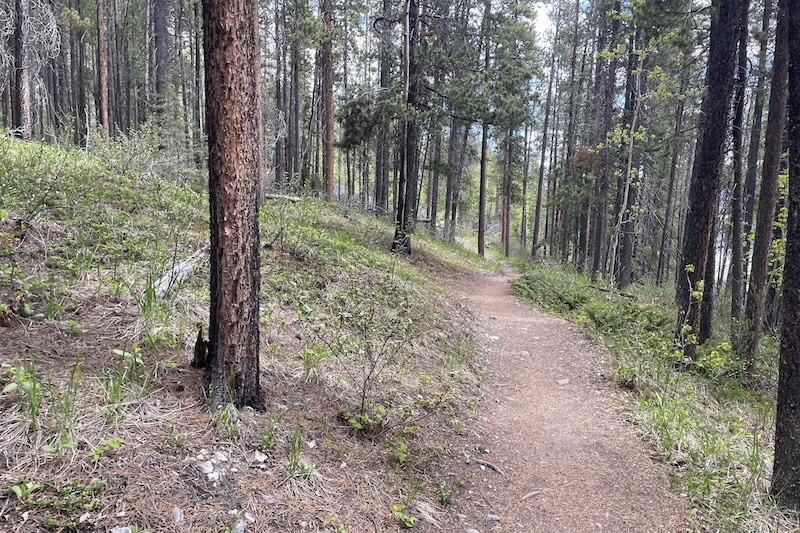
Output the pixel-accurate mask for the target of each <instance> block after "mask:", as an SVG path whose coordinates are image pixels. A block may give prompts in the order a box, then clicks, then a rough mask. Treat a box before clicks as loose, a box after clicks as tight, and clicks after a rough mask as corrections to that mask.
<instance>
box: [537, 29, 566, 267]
mask: <svg viewBox="0 0 800 533" xmlns="http://www.w3.org/2000/svg"><path fill="white" fill-rule="evenodd" d="M560 21H561V15H560V14H559V15H558V16H557V17H556V27H555V36H554V37H553V42H554V43H555V42H556V41H557V40H558V29H559V27H560ZM555 70H556V52H555V47H554V49H553V50H552V51H551V52H550V74H549V76H548V82H547V100H545V104H544V124H543V125H542V145H541V154H540V157H539V182H538V186H537V189H536V211H535V213H534V215H533V244H531V259H533V260H534V261H535V260H536V256H537V255H538V251H539V234H540V230H541V224H542V202H543V200H544V188H545V183H544V163H545V158H546V157H547V156H546V154H547V136H548V135H549V131H548V126H549V125H550V112H551V111H550V105H551V104H552V101H553V81H554V78H555ZM551 171H552V169H551Z"/></svg>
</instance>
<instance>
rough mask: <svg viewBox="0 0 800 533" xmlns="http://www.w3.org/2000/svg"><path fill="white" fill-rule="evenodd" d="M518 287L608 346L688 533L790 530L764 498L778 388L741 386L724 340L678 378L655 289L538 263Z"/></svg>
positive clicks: (665, 311) (767, 367)
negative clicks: (667, 471)
mask: <svg viewBox="0 0 800 533" xmlns="http://www.w3.org/2000/svg"><path fill="white" fill-rule="evenodd" d="M515 288H516V291H517V293H518V294H519V295H520V296H521V297H522V298H523V299H525V300H527V301H529V302H531V303H532V304H534V305H536V306H538V307H541V308H543V309H546V310H548V311H550V312H553V313H556V314H559V315H561V316H564V317H566V318H568V319H569V320H572V321H575V322H578V323H580V324H583V325H584V326H585V327H586V329H587V332H588V333H589V334H590V335H591V336H594V337H596V338H598V339H600V340H601V341H602V342H603V343H604V344H605V345H606V346H607V347H608V349H609V351H610V353H611V354H612V363H611V365H612V371H613V376H614V379H615V381H616V382H617V383H618V384H619V386H620V387H621V388H622V389H623V390H625V391H626V392H625V395H626V397H627V401H626V402H625V406H626V408H627V409H629V410H630V412H631V415H632V417H633V419H634V420H635V421H636V423H637V425H638V426H639V428H640V431H641V432H642V433H643V434H644V435H645V436H646V437H647V439H648V440H649V441H650V442H652V444H653V446H654V448H655V453H656V455H657V456H658V457H659V458H660V459H661V460H662V461H664V462H665V463H667V464H669V465H671V466H672V467H673V468H672V472H673V482H674V488H675V490H676V491H677V492H679V493H683V494H686V495H687V496H688V497H689V498H690V501H691V508H690V515H691V516H692V527H693V529H695V530H698V531H730V532H739V531H743V532H744V531H753V532H756V531H778V530H780V531H783V530H788V529H786V528H787V527H789V528H791V527H796V522H795V519H794V517H791V516H789V515H786V514H782V513H781V512H780V511H779V510H777V509H776V507H775V505H774V503H773V501H772V499H771V498H770V497H769V495H768V492H767V491H768V489H769V479H770V475H771V460H772V455H773V450H772V447H773V431H774V419H775V391H774V389H772V388H767V389H763V390H758V391H752V390H749V389H747V388H745V387H744V386H743V385H742V384H741V383H740V382H739V381H738V380H737V376H739V375H741V373H740V372H739V370H740V363H739V362H738V361H737V360H736V358H735V357H734V354H733V352H732V350H731V347H730V343H729V342H728V341H727V339H723V338H716V337H715V338H713V339H711V340H710V341H708V342H707V343H706V344H705V345H703V346H702V347H700V348H699V350H698V362H697V364H696V365H695V366H694V367H693V368H692V369H691V370H690V371H686V372H678V371H675V370H673V366H672V363H673V362H674V361H676V360H678V359H679V358H680V353H679V352H678V353H676V352H675V351H674V349H673V341H672V338H673V337H672V336H673V328H674V320H675V313H676V312H675V311H674V310H673V309H672V308H671V307H670V306H669V305H666V304H663V305H662V304H659V303H658V301H659V299H658V298H657V297H654V295H655V294H656V293H657V291H655V290H652V289H650V290H648V289H643V288H636V289H635V290H634V291H633V292H634V293H635V298H634V299H632V298H630V297H623V296H620V295H619V294H614V295H613V296H612V295H611V293H608V292H605V291H603V290H598V288H597V287H593V286H592V284H591V283H590V281H589V280H588V279H587V278H586V277H585V276H581V275H579V274H576V273H574V272H568V271H564V270H562V269H559V268H557V267H547V266H542V265H536V266H531V267H528V269H527V272H526V273H525V274H524V275H523V276H522V277H521V278H519V279H518V280H517V281H516V282H515ZM762 359H764V364H763V365H762V368H761V369H760V372H761V373H762V376H763V375H765V374H767V373H769V372H774V368H775V366H774V362H771V359H774V352H771V351H770V350H764V353H763V354H762ZM773 378H774V376H773ZM762 381H764V382H774V379H773V380H769V379H763V380H762Z"/></svg>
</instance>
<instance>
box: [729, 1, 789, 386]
mask: <svg viewBox="0 0 800 533" xmlns="http://www.w3.org/2000/svg"><path fill="white" fill-rule="evenodd" d="M787 4H788V1H787V0H779V1H778V26H777V30H776V34H775V56H774V58H773V67H772V89H771V91H770V95H769V116H768V117H767V131H766V139H767V140H766V142H765V144H764V161H763V164H762V168H761V191H760V193H759V205H758V215H757V217H756V238H755V241H754V243H753V258H752V260H751V270H750V285H749V286H748V289H747V301H746V302H745V323H746V326H747V332H746V338H745V340H744V342H743V343H741V344H740V345H739V346H740V347H741V348H743V349H744V351H743V352H742V353H741V356H742V357H743V359H744V360H745V364H746V365H747V367H746V369H745V373H746V375H747V376H748V377H752V375H753V370H754V368H755V363H756V359H757V357H758V346H759V343H760V341H761V332H762V329H763V325H764V306H765V302H766V297H767V292H766V291H767V281H768V280H767V271H768V268H769V249H770V246H771V245H772V235H773V228H774V225H775V224H774V221H775V208H776V206H777V203H778V170H779V168H780V159H781V151H782V143H781V139H782V138H783V134H784V126H785V124H786V102H787V100H788V95H789V87H788V83H789V82H788V80H789V74H788V72H789V50H788V47H789V34H788V20H787V19H788V18H789V13H788V10H789V8H788V5H787Z"/></svg>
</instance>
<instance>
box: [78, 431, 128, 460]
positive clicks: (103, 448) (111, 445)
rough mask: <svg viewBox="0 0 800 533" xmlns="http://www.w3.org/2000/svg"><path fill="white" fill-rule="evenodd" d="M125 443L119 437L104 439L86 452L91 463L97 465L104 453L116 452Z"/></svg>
mask: <svg viewBox="0 0 800 533" xmlns="http://www.w3.org/2000/svg"><path fill="white" fill-rule="evenodd" d="M123 443H124V441H123V440H122V439H121V438H119V437H113V438H110V439H103V440H102V441H100V444H98V445H97V446H96V447H95V448H94V449H92V451H90V452H89V453H88V454H86V458H87V459H89V462H90V463H91V464H93V465H96V464H97V463H98V462H99V461H100V458H101V457H103V455H105V454H107V453H108V452H115V451H117V450H119V449H120V448H121V447H122V444H123Z"/></svg>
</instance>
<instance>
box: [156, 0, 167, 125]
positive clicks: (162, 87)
mask: <svg viewBox="0 0 800 533" xmlns="http://www.w3.org/2000/svg"><path fill="white" fill-rule="evenodd" d="M168 37H169V35H168V33H167V5H166V0H153V44H154V46H155V50H154V53H155V94H154V95H153V96H154V100H153V110H154V111H155V114H156V115H163V113H164V111H165V110H166V105H167V91H168V89H169V85H168V83H169V50H168V44H167V43H168Z"/></svg>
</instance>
